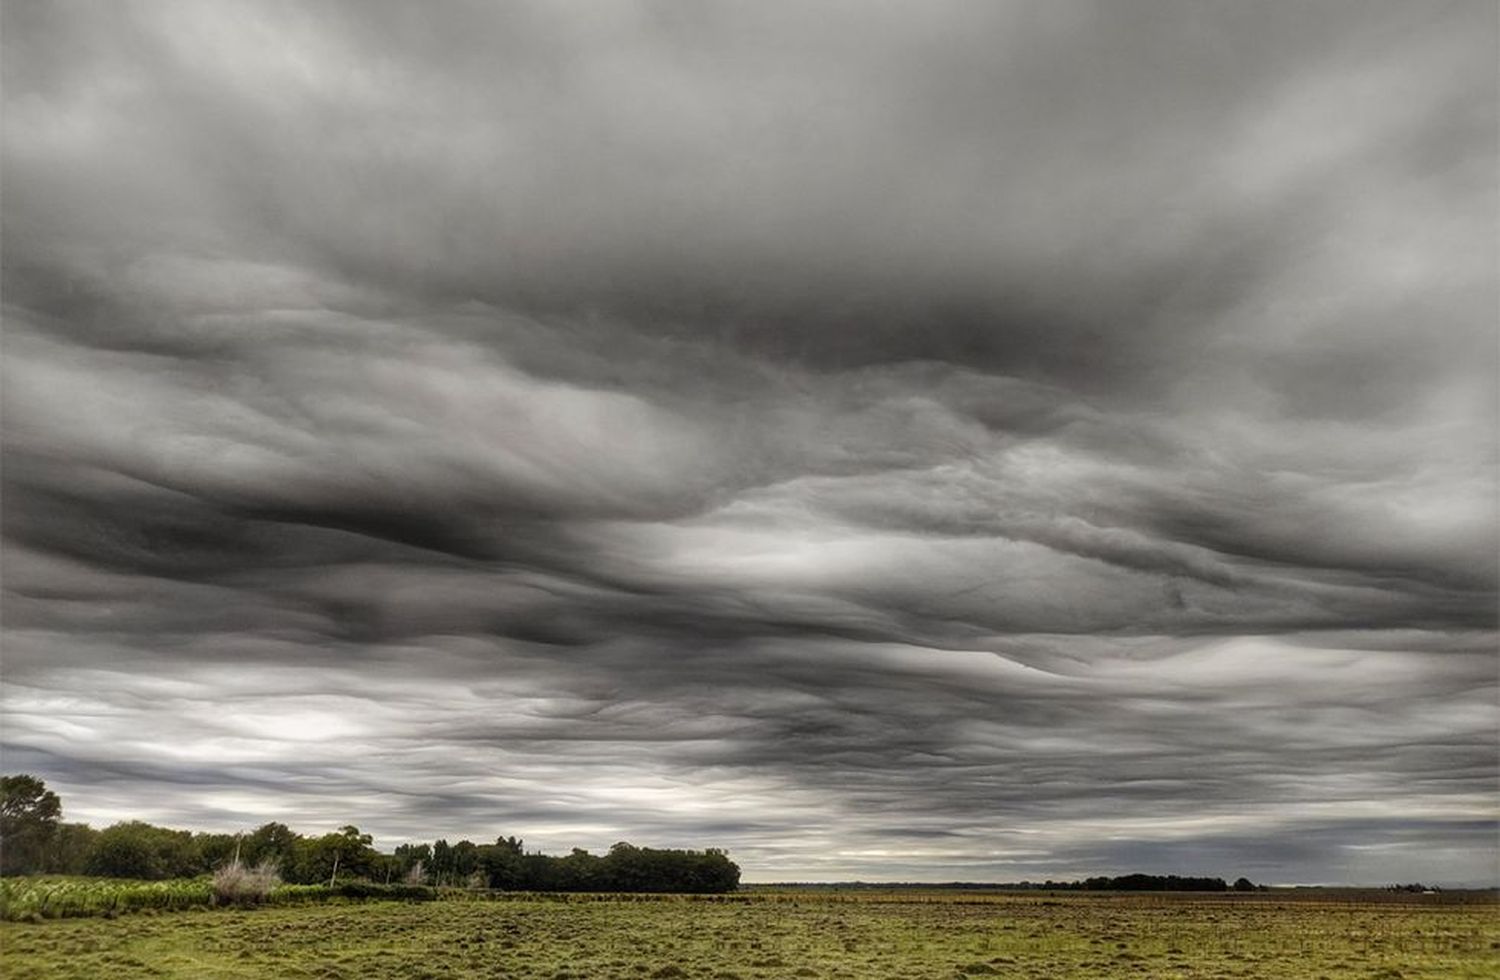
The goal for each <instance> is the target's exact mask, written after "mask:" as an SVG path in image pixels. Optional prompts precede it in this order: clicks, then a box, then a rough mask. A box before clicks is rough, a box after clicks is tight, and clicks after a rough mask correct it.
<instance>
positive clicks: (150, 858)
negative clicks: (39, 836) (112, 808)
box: [84, 820, 200, 879]
mask: <svg viewBox="0 0 1500 980" xmlns="http://www.w3.org/2000/svg"><path fill="white" fill-rule="evenodd" d="M199 870H200V861H199V859H198V851H197V848H195V847H194V846H193V835H192V834H190V833H189V832H187V831H186V830H169V829H168V828H166V827H154V826H152V825H151V824H149V823H143V822H141V821H139V820H132V821H129V822H128V823H117V824H115V825H114V826H112V827H106V828H104V829H103V830H101V831H100V832H99V836H98V837H96V838H95V839H94V845H93V847H91V848H90V849H89V853H88V857H87V858H86V859H85V860H84V871H85V872H86V873H88V874H91V875H98V876H100V877H103V878H146V879H159V878H191V877H192V876H193V875H196V874H197V873H198V872H199Z"/></svg>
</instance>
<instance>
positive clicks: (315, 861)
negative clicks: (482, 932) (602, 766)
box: [0, 775, 740, 892]
mask: <svg viewBox="0 0 1500 980" xmlns="http://www.w3.org/2000/svg"><path fill="white" fill-rule="evenodd" d="M61 818H62V802H61V800H59V799H58V797H57V795H56V794H55V793H53V792H52V791H51V790H49V789H47V788H46V785H45V784H44V783H43V782H42V781H41V780H40V779H37V778H36V777H34V776H29V775H17V776H4V777H0V874H4V875H25V874H70V875H94V876H98V877H109V878H143V879H148V880H159V879H165V878H192V877H197V876H198V875H203V874H212V873H213V872H215V871H216V870H218V869H220V868H223V867H225V866H226V865H229V864H231V863H236V864H239V865H243V866H269V867H272V868H274V870H275V871H276V873H277V874H278V875H279V876H280V878H281V879H282V880H283V881H287V882H291V883H293V884H319V883H328V882H334V881H347V880H366V881H375V882H382V883H384V882H403V883H407V884H427V885H453V886H462V887H474V888H499V889H507V890H514V891H622V892H727V891H733V890H734V889H735V888H736V887H737V886H738V884H739V878H740V869H739V866H738V865H736V864H735V863H734V862H733V861H730V860H729V856H728V855H727V854H726V853H725V852H724V851H722V850H719V849H717V848H709V849H707V850H703V851H691V850H676V849H657V848H650V847H637V846H635V845H633V844H629V843H625V842H621V843H618V844H615V845H614V846H613V847H611V848H610V849H609V853H608V854H603V855H595V854H590V853H589V852H588V851H585V850H581V849H578V848H574V849H573V851H572V852H571V853H570V854H568V855H567V856H565V857H552V856H550V855H546V854H541V853H535V852H527V851H526V850H525V848H524V846H523V844H522V842H521V841H520V840H518V839H517V838H515V837H498V838H496V840H495V842H494V843H491V844H476V843H474V842H473V841H468V840H461V841H458V842H457V843H453V844H450V843H449V842H448V841H447V840H437V841H434V842H432V843H430V844H428V843H422V844H402V845H401V846H399V847H397V848H396V849H395V851H394V852H392V853H389V854H386V853H382V852H381V851H378V850H376V849H375V847H374V846H373V839H372V837H371V836H370V835H369V834H366V833H362V832H361V831H360V829H359V828H358V827H356V826H354V825H352V824H351V825H348V826H345V827H341V828H340V829H339V830H337V831H334V832H332V833H328V834H322V835H317V836H311V835H303V834H299V833H297V832H296V831H293V830H292V829H291V828H289V827H287V826H286V825H285V824H282V823H275V822H272V823H267V824H264V825H262V826H260V827H258V828H256V829H255V830H252V831H249V832H248V833H240V834H222V833H221V834H215V833H193V832H190V831H186V830H173V829H171V828H168V827H158V826H155V825H153V824H149V823H144V822H142V821H139V820H131V821H125V822H122V823H117V824H114V825H113V826H110V827H105V828H104V829H102V830H95V829H94V828H92V827H90V826H89V825H87V824H82V823H64V822H63V821H62V819H61Z"/></svg>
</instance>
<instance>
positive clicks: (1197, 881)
mask: <svg viewBox="0 0 1500 980" xmlns="http://www.w3.org/2000/svg"><path fill="white" fill-rule="evenodd" d="M774 887H775V888H776V889H778V890H783V891H795V890H798V889H807V890H810V891H827V890H829V889H833V890H848V891H887V890H889V889H892V888H903V889H904V888H916V889H922V890H924V891H1188V892H1194V891H1208V892H1222V891H1236V892H1253V891H1267V890H1268V889H1267V887H1266V886H1265V885H1257V884H1255V883H1254V882H1252V881H1251V880H1250V879H1249V878H1239V879H1237V880H1236V881H1235V883H1234V884H1232V885H1230V884H1226V883H1225V882H1224V879H1223V878H1185V877H1181V876H1179V875H1147V874H1131V875H1122V876H1120V877H1115V878H1110V877H1095V878H1086V879H1084V880H1083V881H1053V880H1052V879H1050V878H1049V879H1047V880H1046V881H1029V880H1028V881H942V882H930V881H908V882H891V881H840V882H817V883H813V882H803V883H797V882H788V883H783V884H779V885H776V886H774Z"/></svg>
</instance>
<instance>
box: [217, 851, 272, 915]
mask: <svg viewBox="0 0 1500 980" xmlns="http://www.w3.org/2000/svg"><path fill="white" fill-rule="evenodd" d="M279 884H281V876H280V875H278V874H277V873H276V865H275V864H274V863H272V862H270V861H262V862H261V863H260V864H258V865H256V866H255V867H253V868H251V867H248V866H247V865H245V863H244V862H242V861H240V860H239V859H235V860H233V861H231V862H229V863H228V864H226V865H224V866H223V867H222V868H220V869H219V870H218V871H215V872H214V880H213V896H214V904H215V905H259V904H260V903H261V902H264V901H266V900H267V899H269V898H270V897H271V889H273V888H275V887H276V886H277V885H279Z"/></svg>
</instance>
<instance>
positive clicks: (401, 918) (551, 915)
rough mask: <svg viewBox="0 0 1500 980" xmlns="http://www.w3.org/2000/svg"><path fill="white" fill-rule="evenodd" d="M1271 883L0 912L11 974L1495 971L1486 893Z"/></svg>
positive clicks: (1491, 909)
mask: <svg viewBox="0 0 1500 980" xmlns="http://www.w3.org/2000/svg"><path fill="white" fill-rule="evenodd" d="M1296 898H1297V897H1294V896H1278V895H1277V894H1275V893H1272V894H1269V895H1254V896H1222V897H1213V898H1205V897H1202V896H1185V895H1120V894H1073V895H1066V896H1061V895H1057V896H1054V895H1047V894H993V893H990V894H971V893H934V892H871V893H859V894H849V893H834V892H810V893H768V892H750V893H747V894H737V895H733V896H716V897H699V898H686V897H667V896H655V897H645V896H588V895H574V896H537V895H531V896H526V895H501V896H491V897H488V898H481V899H471V900H464V899H451V900H444V901H437V902H421V903H408V902H392V901H369V902H363V903H349V902H342V901H338V900H335V901H333V902H330V903H324V904H315V905H296V906H271V907H263V908H258V909H246V910H240V909H215V910H207V909H192V910H184V911H157V910H155V909H151V908H149V907H148V908H146V909H145V910H143V911H137V912H133V913H131V914H128V915H123V916H121V917H119V918H113V919H107V918H99V917H94V918H78V919H62V920H58V921H51V920H49V921H44V922H40V923H5V924H4V925H3V926H0V950H3V953H0V964H3V969H0V975H3V976H4V977H7V978H9V977H14V978H31V977H35V978H53V977H56V978H79V980H83V978H92V977H98V976H111V977H117V978H128V977H146V976H153V977H183V978H187V977H193V978H206V980H217V978H254V977H267V976H278V977H281V976H287V977H321V978H349V980H353V978H364V977H372V978H378V977H386V978H398V977H399V978H406V977H415V978H429V980H431V978H441V977H469V976H477V977H517V978H547V980H582V978H612V980H641V978H644V980H668V978H680V980H686V978H701V980H711V978H718V980H734V978H739V980H753V978H818V977H823V978H838V980H866V978H870V980H881V978H910V980H920V978H933V980H950V978H959V977H984V976H1002V977H1035V978H1052V980H1072V978H1080V980H1081V978H1085V977H1089V978H1094V977H1194V978H1198V977H1201V978H1226V980H1227V978H1237V977H1278V978H1281V977H1285V978H1302V977H1306V978H1330V980H1343V978H1370V980H1374V978H1386V980H1396V978H1401V980H1422V978H1430V980H1452V978H1465V977H1472V978H1480V977H1495V976H1497V975H1500V918H1497V916H1496V914H1495V912H1496V910H1495V906H1494V905H1493V904H1491V903H1488V902H1474V903H1469V904H1463V903H1458V902H1455V901H1452V900H1450V899H1449V898H1448V897H1446V896H1411V897H1409V898H1404V899H1402V900H1400V901H1392V900H1386V901H1373V900H1351V899H1348V898H1345V899H1343V900H1339V901H1326V900H1318V898H1317V897H1316V896H1314V897H1313V898H1312V899H1308V897H1307V896H1301V897H1300V898H1301V899H1302V900H1296Z"/></svg>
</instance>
